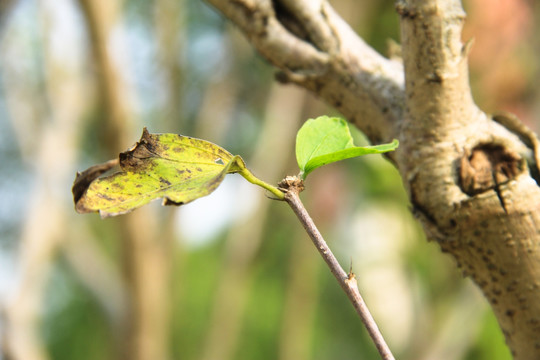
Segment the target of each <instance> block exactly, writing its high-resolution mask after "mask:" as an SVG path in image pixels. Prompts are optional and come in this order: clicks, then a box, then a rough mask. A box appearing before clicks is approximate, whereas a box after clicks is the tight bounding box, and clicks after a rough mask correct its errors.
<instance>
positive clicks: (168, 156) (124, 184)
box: [73, 128, 245, 217]
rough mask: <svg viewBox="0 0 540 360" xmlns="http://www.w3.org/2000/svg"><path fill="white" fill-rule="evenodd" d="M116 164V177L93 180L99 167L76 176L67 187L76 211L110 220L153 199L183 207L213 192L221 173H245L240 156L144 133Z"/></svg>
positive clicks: (181, 138) (179, 137) (199, 143)
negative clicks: (108, 217)
mask: <svg viewBox="0 0 540 360" xmlns="http://www.w3.org/2000/svg"><path fill="white" fill-rule="evenodd" d="M119 164H120V168H121V171H120V172H117V173H115V174H113V175H110V176H107V177H103V178H96V177H97V176H99V175H100V172H102V169H101V168H103V165H97V166H96V167H101V168H100V169H97V170H96V171H92V168H90V169H88V170H86V171H85V172H83V173H82V174H78V176H77V179H76V180H75V183H74V186H73V194H74V200H75V204H76V205H75V209H76V210H77V212H79V213H88V212H97V211H99V213H100V214H101V216H102V217H107V216H115V215H120V214H124V213H127V212H130V211H132V210H134V209H136V208H138V207H140V206H142V205H145V204H147V203H148V202H150V201H152V200H154V199H158V198H163V199H164V200H163V204H164V205H182V204H187V203H188V202H191V201H193V200H195V199H198V198H200V197H203V196H206V195H208V194H210V193H211V192H212V191H214V190H215V189H216V188H217V187H218V186H219V184H220V183H221V181H222V180H223V178H224V177H225V175H226V174H229V173H234V172H242V171H243V170H244V169H245V163H244V161H243V160H242V158H241V157H240V156H233V155H232V154H231V153H229V152H228V151H226V150H224V149H223V148H221V147H219V146H217V145H215V144H213V143H211V142H208V141H204V140H199V139H195V138H190V137H187V136H182V135H176V134H150V133H149V132H148V130H146V128H145V129H144V131H143V134H142V137H141V140H140V141H139V142H138V143H137V144H136V145H135V146H134V147H133V148H132V149H130V150H129V151H126V152H123V153H121V154H120V158H119ZM88 174H90V175H88ZM80 184H84V185H83V186H84V187H86V188H83V189H81V185H80Z"/></svg>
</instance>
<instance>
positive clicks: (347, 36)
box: [207, 0, 404, 156]
mask: <svg viewBox="0 0 540 360" xmlns="http://www.w3.org/2000/svg"><path fill="white" fill-rule="evenodd" d="M207 2H209V3H210V4H212V5H213V6H214V7H216V8H217V9H218V10H219V11H221V12H222V13H223V14H224V15H225V16H227V17H228V18H229V19H230V20H231V21H232V22H233V23H235V24H236V25H237V26H238V27H239V28H240V30H241V31H242V33H244V35H245V36H247V37H248V39H249V40H250V41H251V43H252V44H253V46H255V48H256V49H257V50H258V51H259V52H260V53H261V54H262V55H263V56H264V57H265V58H266V59H267V60H269V61H270V62H271V63H272V64H273V65H275V66H276V67H277V68H278V69H279V70H280V73H279V74H278V80H280V81H283V82H292V83H295V84H298V85H300V86H302V87H305V88H307V89H309V90H311V91H313V92H314V93H315V94H317V95H318V96H320V97H321V98H323V99H324V100H325V101H326V102H328V103H329V104H331V105H333V106H335V107H336V108H337V109H338V110H339V111H341V113H342V114H343V115H344V116H345V117H347V118H348V119H349V121H351V122H354V123H355V124H356V125H357V126H358V127H359V128H360V129H361V130H362V131H363V132H364V133H365V134H366V135H367V136H368V137H369V138H370V140H371V141H373V142H375V143H378V142H382V141H386V140H388V141H389V140H391V139H392V138H394V137H396V136H395V135H396V131H397V125H398V122H399V120H400V119H401V118H402V115H403V104H404V91H403V85H404V83H403V67H402V65H401V64H400V63H399V62H397V61H393V60H389V59H387V58H385V57H383V56H381V55H379V54H378V53H377V52H376V51H374V50H373V49H372V48H371V47H369V46H368V45H367V44H366V43H365V42H364V41H362V39H360V38H359V37H358V36H357V35H356V34H355V33H354V32H353V31H352V29H351V28H350V27H349V26H348V25H347V24H346V23H345V22H344V21H343V20H342V19H341V18H340V17H339V16H338V15H337V14H336V13H335V11H334V9H333V8H332V7H331V6H330V4H329V3H328V2H327V1H311V0H309V1H307V0H287V1H270V0H263V1H249V0H235V1H230V0H207ZM391 156H392V155H391Z"/></svg>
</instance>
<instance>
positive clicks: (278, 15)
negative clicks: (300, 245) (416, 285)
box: [207, 0, 540, 359]
mask: <svg viewBox="0 0 540 360" xmlns="http://www.w3.org/2000/svg"><path fill="white" fill-rule="evenodd" d="M207 1H208V2H209V3H210V4H212V5H213V6H214V7H216V8H217V9H218V10H219V11H221V12H222V13H223V14H224V15H225V16H226V17H228V18H229V19H230V20H231V21H232V22H234V23H235V24H236V25H237V26H238V28H239V29H240V31H241V32H243V33H244V35H245V36H246V37H247V38H248V39H249V41H250V42H251V43H252V44H253V46H254V47H255V48H256V49H257V50H258V51H259V52H260V54H261V55H262V56H264V57H265V58H266V59H267V60H268V61H269V62H270V63H272V64H273V65H274V66H275V67H276V68H277V69H278V70H279V73H278V75H277V78H278V80H280V81H284V82H292V83H295V84H297V85H300V86H302V87H304V88H306V89H308V90H310V91H312V92H314V93H315V94H317V95H318V96H319V97H321V98H322V99H324V100H325V101H326V102H328V103H329V104H331V105H333V106H334V107H336V108H337V109H338V110H339V111H341V113H342V114H343V115H344V116H345V117H346V118H347V119H348V120H349V121H351V122H352V123H354V124H355V125H356V126H357V127H358V128H359V129H360V130H362V131H363V132H364V133H365V134H366V135H367V136H368V138H369V139H370V140H371V141H372V142H374V143H379V142H382V141H389V140H391V139H392V138H393V137H397V138H399V139H400V142H401V144H400V148H399V149H398V151H396V152H395V153H393V154H392V155H390V159H391V160H392V161H393V162H394V163H395V165H396V167H397V168H398V169H399V171H400V174H401V176H402V179H403V183H404V186H405V188H406V190H407V192H408V194H409V198H410V202H411V204H412V210H413V212H414V214H415V215H416V217H417V218H418V219H419V221H420V222H421V224H422V226H423V228H424V230H425V233H426V235H427V236H428V238H429V239H430V240H435V241H437V242H438V243H439V245H440V247H441V249H442V251H443V252H447V253H449V254H451V255H452V256H453V257H454V258H455V259H456V263H457V266H458V267H459V268H460V269H461V270H462V271H463V273H464V274H465V275H468V276H470V277H471V278H472V279H473V280H474V282H475V283H476V284H477V285H478V286H479V287H480V289H481V290H482V291H483V293H484V295H485V296H486V298H487V299H488V301H489V302H490V304H491V306H492V308H493V311H494V313H495V315H496V317H497V319H498V321H499V324H500V326H501V328H502V330H503V333H504V335H505V338H506V342H507V344H508V346H509V347H510V349H511V351H512V353H513V355H514V357H515V359H537V358H540V301H539V299H540V235H539V234H540V212H539V211H538V209H539V207H540V189H539V187H538V184H537V182H536V180H537V179H538V176H537V175H536V174H538V170H537V165H536V164H537V161H536V159H537V157H538V152H537V151H536V150H537V148H538V146H537V145H538V139H537V137H536V135H534V134H533V133H532V132H531V131H530V130H528V129H527V128H526V127H525V126H524V125H523V124H521V123H520V122H519V121H518V120H517V119H515V118H514V117H512V116H508V115H501V116H496V117H491V116H489V115H487V114H485V113H484V112H482V111H481V110H480V109H478V107H477V106H476V105H475V103H474V101H473V99H472V96H471V91H470V87H469V79H468V69H467V54H468V51H469V49H470V46H471V42H469V43H465V44H463V43H462V42H461V40H460V36H461V28H462V24H463V22H464V20H465V13H464V11H463V9H462V6H461V3H460V2H459V1H458V0H430V1H427V0H422V1H420V0H408V1H399V2H398V3H397V4H396V10H397V12H398V14H399V16H400V17H401V36H402V43H403V44H402V53H403V64H402V63H401V62H400V61H398V60H391V59H387V58H385V57H383V56H381V55H379V54H378V53H377V52H375V51H374V50H373V49H371V48H370V47H369V46H368V45H367V44H366V43H365V42H364V41H362V39H360V38H359V37H358V36H357V35H356V34H354V32H353V31H352V30H351V29H350V28H349V27H348V25H347V24H346V23H345V22H344V21H343V20H342V19H341V18H340V17H339V16H338V15H337V14H336V13H335V11H334V10H333V9H332V8H331V6H330V5H329V4H328V3H327V2H326V1H322V0H319V1H313V0H279V1H270V0H259V1H255V0H207Z"/></svg>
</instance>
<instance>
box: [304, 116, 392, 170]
mask: <svg viewBox="0 0 540 360" xmlns="http://www.w3.org/2000/svg"><path fill="white" fill-rule="evenodd" d="M398 145H399V142H398V141H397V140H394V141H393V142H391V143H390V144H382V145H375V146H364V147H358V146H354V144H353V139H352V136H351V133H350V131H349V126H348V125H347V123H346V122H345V120H343V119H340V118H335V117H332V118H331V117H328V116H320V117H318V118H316V119H309V120H308V121H306V122H305V124H304V125H303V126H302V128H300V130H299V131H298V134H297V135H296V160H297V162H298V166H299V168H300V176H301V178H302V179H305V178H306V176H307V175H308V174H309V173H310V172H312V171H313V170H315V169H316V168H318V167H321V166H323V165H326V164H330V163H333V162H336V161H340V160H345V159H349V158H353V157H357V156H362V155H367V154H380V153H385V152H388V151H393V150H395V149H396V148H397V147H398Z"/></svg>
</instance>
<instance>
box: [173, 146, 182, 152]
mask: <svg viewBox="0 0 540 360" xmlns="http://www.w3.org/2000/svg"><path fill="white" fill-rule="evenodd" d="M173 151H174V152H177V153H179V152H182V151H184V148H182V147H180V146H175V147H174V148H173Z"/></svg>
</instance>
